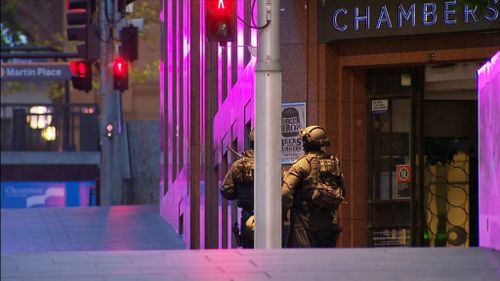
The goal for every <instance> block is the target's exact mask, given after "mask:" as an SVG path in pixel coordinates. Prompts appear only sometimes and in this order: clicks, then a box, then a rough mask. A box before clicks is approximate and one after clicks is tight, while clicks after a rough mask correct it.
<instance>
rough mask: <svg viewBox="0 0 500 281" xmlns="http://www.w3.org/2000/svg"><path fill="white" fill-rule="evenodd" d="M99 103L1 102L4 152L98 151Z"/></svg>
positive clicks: (2, 147) (2, 146)
mask: <svg viewBox="0 0 500 281" xmlns="http://www.w3.org/2000/svg"><path fill="white" fill-rule="evenodd" d="M98 114H99V108H98V106H97V104H69V105H65V104H2V105H1V112H0V117H1V150H2V151H59V152H62V151H97V150H99V122H98Z"/></svg>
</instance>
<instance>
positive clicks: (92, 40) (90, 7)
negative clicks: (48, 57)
mask: <svg viewBox="0 0 500 281" xmlns="http://www.w3.org/2000/svg"><path fill="white" fill-rule="evenodd" d="M66 8H67V14H66V23H67V30H66V32H67V37H68V40H69V41H82V43H83V44H80V45H78V46H77V49H78V56H79V57H81V58H84V59H86V60H95V59H97V58H98V56H99V44H98V37H97V35H96V26H95V24H94V22H93V20H92V17H93V15H94V11H95V0H67V1H66Z"/></svg>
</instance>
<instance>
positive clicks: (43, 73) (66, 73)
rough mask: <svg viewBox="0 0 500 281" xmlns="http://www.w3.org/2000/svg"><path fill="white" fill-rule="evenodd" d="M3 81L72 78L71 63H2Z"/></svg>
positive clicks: (1, 73)
mask: <svg viewBox="0 0 500 281" xmlns="http://www.w3.org/2000/svg"><path fill="white" fill-rule="evenodd" d="M0 77H1V81H2V82H3V81H15V80H18V81H43V80H50V81H55V80H70V79H71V70H70V67H69V63H67V62H63V63H57V62H52V63H48V62H47V63H45V62H31V63H9V62H6V63H2V64H1V67H0Z"/></svg>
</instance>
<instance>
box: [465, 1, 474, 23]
mask: <svg viewBox="0 0 500 281" xmlns="http://www.w3.org/2000/svg"><path fill="white" fill-rule="evenodd" d="M476 11H477V6H474V9H472V10H471V9H469V5H467V4H465V7H464V18H465V23H469V16H472V19H473V20H474V22H477V17H476Z"/></svg>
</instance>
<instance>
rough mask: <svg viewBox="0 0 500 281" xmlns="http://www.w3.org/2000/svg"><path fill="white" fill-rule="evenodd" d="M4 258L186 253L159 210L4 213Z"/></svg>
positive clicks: (127, 208)
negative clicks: (92, 253) (108, 252)
mask: <svg viewBox="0 0 500 281" xmlns="http://www.w3.org/2000/svg"><path fill="white" fill-rule="evenodd" d="M1 216H2V222H1V226H2V254H5V253H20V252H30V253H32V252H47V251H78V250H163V249H184V248H185V245H184V242H183V241H182V239H181V237H179V236H178V235H177V233H176V232H175V231H174V229H173V228H172V226H171V225H169V224H168V223H166V221H165V220H164V219H163V218H162V217H161V216H160V214H159V210H158V207H157V206H112V207H89V208H40V209H2V210H1Z"/></svg>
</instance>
